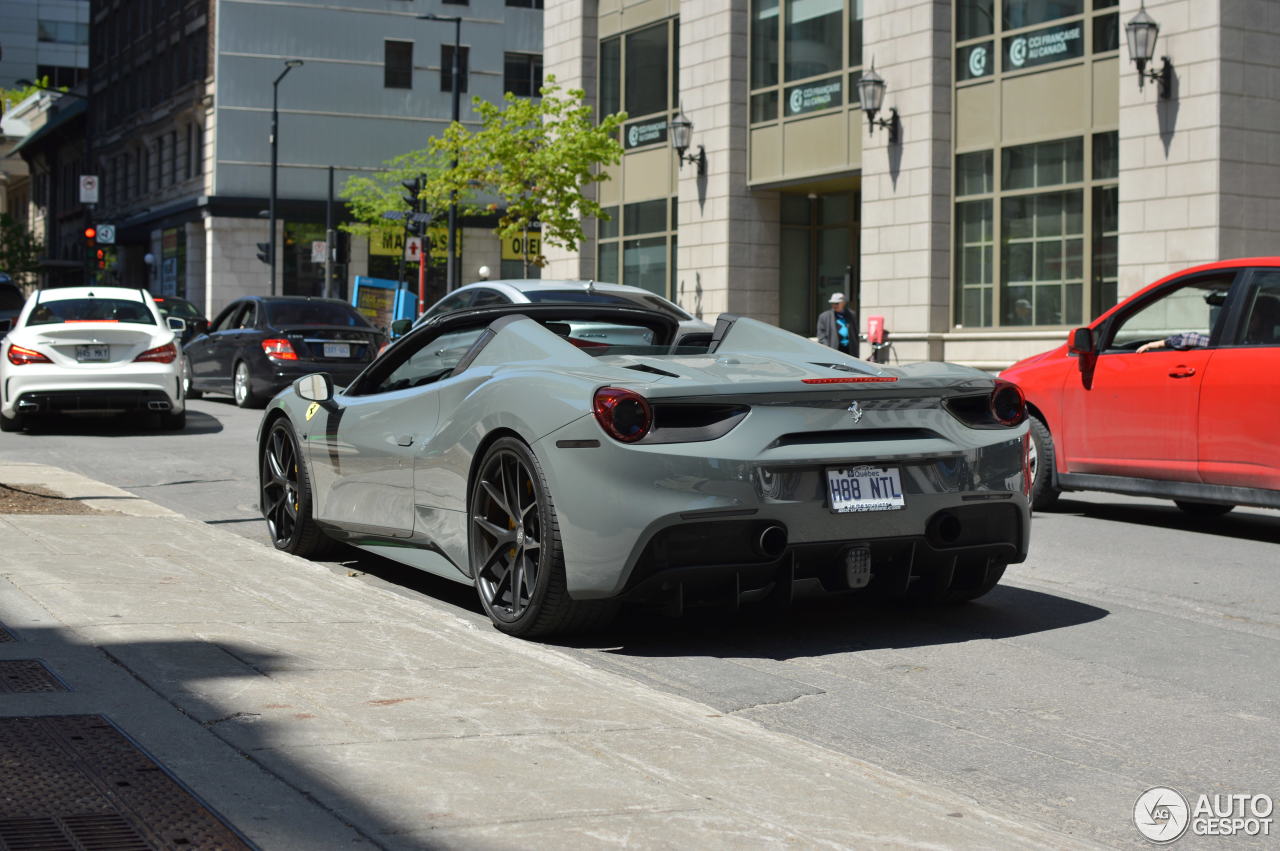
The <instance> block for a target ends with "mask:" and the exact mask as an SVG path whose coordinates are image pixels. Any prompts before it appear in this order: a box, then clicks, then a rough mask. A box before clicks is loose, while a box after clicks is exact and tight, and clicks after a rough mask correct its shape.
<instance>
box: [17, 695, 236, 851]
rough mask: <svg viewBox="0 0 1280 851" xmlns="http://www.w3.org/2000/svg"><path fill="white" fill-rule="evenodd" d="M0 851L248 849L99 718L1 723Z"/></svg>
mask: <svg viewBox="0 0 1280 851" xmlns="http://www.w3.org/2000/svg"><path fill="white" fill-rule="evenodd" d="M0 755H3V756H0V851H36V849H39V851H63V849H66V851H135V849H136V851H146V849H193V851H194V849H200V851H204V849H219V851H220V850H221V849H226V851H235V849H246V851H247V849H250V848H252V846H251V845H249V843H248V842H246V841H245V840H244V839H243V838H242V837H240V836H239V835H238V834H237V833H236V832H235V831H234V830H233V829H232V828H230V827H228V826H227V825H226V824H225V823H224V822H222V821H221V820H220V819H219V818H218V816H217V815H216V814H214V813H213V812H211V811H210V810H209V809H208V808H207V807H205V806H204V805H203V804H202V803H200V801H199V800H197V799H196V798H195V797H194V796H193V795H192V794H191V793H190V792H188V791H187V790H186V789H184V788H183V787H182V786H181V785H180V784H179V783H178V781H176V780H174V779H173V778H172V777H170V776H169V774H168V773H167V772H166V771H165V770H164V769H163V768H162V767H161V766H160V765H158V764H157V763H156V762H155V761H154V760H152V759H151V758H150V757H148V756H147V755H146V754H145V753H143V751H142V750H140V749H139V748H138V747H137V746H136V745H134V744H133V742H131V741H129V739H128V738H127V737H126V736H125V735H124V734H123V733H121V732H120V730H118V729H117V728H116V727H115V725H113V724H112V723H111V722H110V721H108V720H107V719H106V718H103V717H102V716H100V715H63V716H54V717H39V718H31V717H28V718H0Z"/></svg>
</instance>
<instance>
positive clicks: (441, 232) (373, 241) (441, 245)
mask: <svg viewBox="0 0 1280 851" xmlns="http://www.w3.org/2000/svg"><path fill="white" fill-rule="evenodd" d="M462 233H463V231H462V229H461V228H459V229H458V245H457V246H456V249H455V251H454V256H455V257H461V256H462ZM427 239H428V240H430V242H431V259H432V260H445V259H447V258H448V256H449V228H448V227H446V226H445V225H439V226H435V227H429V228H427ZM369 253H370V254H373V255H379V256H382V257H401V256H403V255H404V228H397V227H390V228H377V229H375V230H373V231H372V232H370V234H369Z"/></svg>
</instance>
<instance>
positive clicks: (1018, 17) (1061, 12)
mask: <svg viewBox="0 0 1280 851" xmlns="http://www.w3.org/2000/svg"><path fill="white" fill-rule="evenodd" d="M1083 13H1084V0H1004V28H1005V29H1007V30H1013V29H1017V28H1018V27H1030V26H1034V25H1036V24H1043V23H1046V22H1048V21H1053V20H1057V19H1058V18H1065V17H1068V16H1070V15H1080V14H1083Z"/></svg>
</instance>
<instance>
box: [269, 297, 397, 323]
mask: <svg viewBox="0 0 1280 851" xmlns="http://www.w3.org/2000/svg"><path fill="white" fill-rule="evenodd" d="M267 321H268V322H270V323H271V325H273V326H274V327H276V328H287V327H289V326H292V325H312V326H314V325H338V326H345V327H348V328H371V327H373V326H371V325H370V324H369V323H368V322H367V321H366V320H365V318H364V317H363V316H361V315H360V314H359V313H357V312H356V309H355V308H354V307H352V306H351V305H349V304H341V303H339V302H335V301H312V300H306V301H302V300H299V301H274V302H269V303H268V305H267Z"/></svg>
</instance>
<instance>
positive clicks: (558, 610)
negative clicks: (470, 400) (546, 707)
mask: <svg viewBox="0 0 1280 851" xmlns="http://www.w3.org/2000/svg"><path fill="white" fill-rule="evenodd" d="M470 508H471V510H470V514H469V520H470V523H469V528H470V534H469V551H470V554H471V556H470V558H471V575H472V576H473V577H474V579H475V584H476V590H477V592H478V593H479V596H480V603H481V605H482V606H483V607H484V610H485V612H486V613H487V614H488V615H489V618H490V619H491V620H492V621H493V624H494V626H496V627H497V628H498V629H499V630H501V631H502V632H505V633H508V634H510V635H517V636H524V637H530V636H538V635H549V634H551V633H562V632H571V631H578V630H583V629H589V628H593V627H596V626H599V625H601V624H602V623H604V622H606V621H607V620H608V619H610V618H611V617H612V615H613V612H614V610H615V608H616V607H615V605H614V604H613V602H612V601H608V600H574V599H572V598H570V597H569V594H568V591H567V590H566V580H565V570H564V557H563V554H562V552H561V549H560V529H559V524H558V523H557V521H556V517H555V507H554V505H553V503H552V501H551V494H550V493H549V492H548V488H547V485H546V480H545V478H544V477H543V475H542V470H541V468H540V467H539V465H538V460H537V458H535V457H534V455H533V453H532V452H531V451H530V450H529V448H528V447H527V446H526V445H525V444H524V443H522V442H521V441H519V440H517V439H515V438H511V437H504V438H501V439H500V440H498V441H497V442H495V443H494V444H493V446H491V447H490V448H489V450H488V451H487V452H486V453H485V455H484V459H483V460H482V461H481V463H480V467H479V469H478V471H477V473H476V478H475V481H474V482H473V483H472V486H471V499H470Z"/></svg>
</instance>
